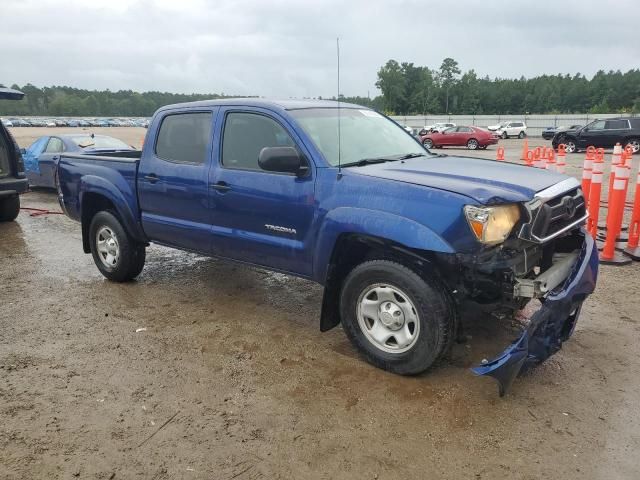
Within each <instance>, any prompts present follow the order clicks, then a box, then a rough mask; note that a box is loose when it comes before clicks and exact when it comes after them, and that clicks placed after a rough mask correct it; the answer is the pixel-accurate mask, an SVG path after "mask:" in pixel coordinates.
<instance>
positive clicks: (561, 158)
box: [550, 145, 567, 173]
mask: <svg viewBox="0 0 640 480" xmlns="http://www.w3.org/2000/svg"><path fill="white" fill-rule="evenodd" d="M560 147H564V145H560ZM560 147H558V163H557V164H556V172H558V173H564V172H565V170H566V167H567V163H566V160H565V159H566V157H567V152H566V150H565V149H564V148H560ZM550 156H551V157H552V156H553V149H552V150H551V152H550Z"/></svg>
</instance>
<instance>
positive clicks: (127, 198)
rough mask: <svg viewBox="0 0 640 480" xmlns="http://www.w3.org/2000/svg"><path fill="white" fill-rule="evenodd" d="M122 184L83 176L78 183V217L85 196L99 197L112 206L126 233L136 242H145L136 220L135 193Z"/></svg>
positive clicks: (82, 207)
mask: <svg viewBox="0 0 640 480" xmlns="http://www.w3.org/2000/svg"><path fill="white" fill-rule="evenodd" d="M124 183H125V184H124V185H115V184H113V183H112V182H110V181H108V180H106V179H104V178H102V177H99V176H96V175H85V176H83V177H82V179H81V181H80V189H79V195H78V198H79V202H80V215H81V216H82V210H84V208H85V196H86V194H88V193H92V194H97V195H100V196H102V197H104V198H106V199H107V200H109V201H110V202H111V203H112V204H113V206H114V207H115V209H116V212H117V213H118V216H119V217H120V219H121V221H122V224H123V225H122V226H123V227H124V229H125V230H126V231H127V233H129V235H131V236H132V237H133V238H135V239H136V240H138V241H141V242H147V238H146V236H145V234H144V232H143V230H142V228H141V226H140V223H139V222H138V220H137V218H138V216H137V207H136V205H137V198H136V195H135V192H131V189H130V188H129V187H128V185H127V184H126V182H124Z"/></svg>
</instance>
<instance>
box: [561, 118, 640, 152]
mask: <svg viewBox="0 0 640 480" xmlns="http://www.w3.org/2000/svg"><path fill="white" fill-rule="evenodd" d="M561 143H564V144H565V145H566V146H567V152H569V153H572V152H578V151H580V150H585V149H586V148H587V147H588V146H590V145H593V146H594V147H602V148H610V147H613V146H614V145H615V144H616V143H620V144H621V145H622V146H623V147H625V146H627V145H630V146H631V148H632V149H633V153H637V152H638V151H640V117H618V118H607V119H604V120H594V121H593V122H591V123H589V124H587V125H585V126H584V127H578V128H564V129H563V128H561V129H558V131H557V132H556V134H555V135H554V136H553V140H552V141H551V144H552V145H553V148H558V145H560V144H561Z"/></svg>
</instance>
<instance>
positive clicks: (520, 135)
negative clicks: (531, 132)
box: [518, 130, 527, 140]
mask: <svg viewBox="0 0 640 480" xmlns="http://www.w3.org/2000/svg"><path fill="white" fill-rule="evenodd" d="M526 136H527V134H526V133H524V130H523V131H521V132H520V133H519V134H518V138H519V139H520V140H522V139H523V138H524V137H526Z"/></svg>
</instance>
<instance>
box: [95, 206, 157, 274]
mask: <svg viewBox="0 0 640 480" xmlns="http://www.w3.org/2000/svg"><path fill="white" fill-rule="evenodd" d="M89 243H90V246H91V254H92V255H93V261H94V262H95V264H96V266H97V267H98V270H100V272H101V273H102V275H104V276H105V277H106V278H108V279H109V280H112V281H114V282H126V281H128V280H132V279H134V278H135V277H137V276H138V275H139V274H140V272H141V271H142V268H143V267H144V261H145V246H144V244H142V243H139V242H136V241H135V240H134V239H132V238H131V237H130V236H129V235H128V234H127V232H126V231H125V230H124V228H123V227H122V224H121V223H120V220H118V218H117V217H116V216H115V215H114V214H113V213H111V212H106V211H103V212H98V213H97V214H96V215H95V216H94V217H93V220H91V225H90V226H89Z"/></svg>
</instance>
